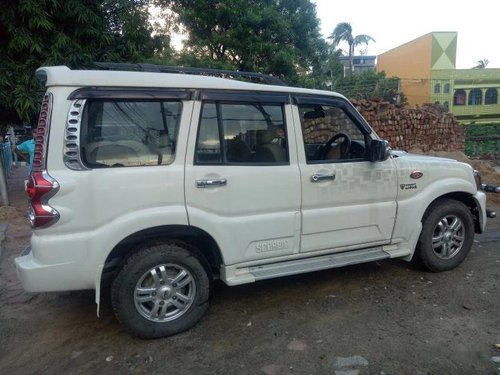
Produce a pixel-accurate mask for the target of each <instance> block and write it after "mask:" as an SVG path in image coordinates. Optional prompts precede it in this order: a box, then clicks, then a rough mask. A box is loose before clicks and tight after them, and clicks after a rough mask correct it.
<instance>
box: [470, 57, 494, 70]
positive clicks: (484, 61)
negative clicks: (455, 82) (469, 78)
mask: <svg viewBox="0 0 500 375" xmlns="http://www.w3.org/2000/svg"><path fill="white" fill-rule="evenodd" d="M489 63H490V60H488V59H482V60H478V61H476V65H475V66H474V67H472V69H485V68H486V67H487V66H488V64H489Z"/></svg>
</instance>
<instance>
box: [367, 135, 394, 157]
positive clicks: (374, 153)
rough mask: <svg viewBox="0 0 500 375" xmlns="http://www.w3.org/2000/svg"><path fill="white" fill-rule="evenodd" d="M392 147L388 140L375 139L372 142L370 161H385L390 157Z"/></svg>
mask: <svg viewBox="0 0 500 375" xmlns="http://www.w3.org/2000/svg"><path fill="white" fill-rule="evenodd" d="M390 154H391V148H390V146H389V142H387V141H386V140H379V139H373V140H372V141H371V143H370V161H371V162H376V161H384V160H387V159H388V158H389V156H390Z"/></svg>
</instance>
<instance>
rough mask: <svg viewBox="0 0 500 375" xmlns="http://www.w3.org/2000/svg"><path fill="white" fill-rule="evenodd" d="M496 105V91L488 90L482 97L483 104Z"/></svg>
mask: <svg viewBox="0 0 500 375" xmlns="http://www.w3.org/2000/svg"><path fill="white" fill-rule="evenodd" d="M497 103H498V90H497V89H488V90H486V94H485V96H484V104H497Z"/></svg>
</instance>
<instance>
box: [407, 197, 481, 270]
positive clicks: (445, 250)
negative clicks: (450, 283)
mask: <svg viewBox="0 0 500 375" xmlns="http://www.w3.org/2000/svg"><path fill="white" fill-rule="evenodd" d="M473 240H474V220H473V218H472V214H471V212H470V210H469V208H468V207H467V206H466V205H464V204H463V203H461V202H459V201H456V200H453V199H441V200H439V201H436V202H434V203H433V204H432V205H431V206H430V207H429V208H428V209H427V211H426V213H425V215H424V217H423V219H422V232H421V233H420V238H419V240H418V244H417V251H416V254H415V258H416V259H415V263H416V264H419V265H422V266H423V267H425V268H426V269H427V270H429V271H432V272H440V271H447V270H451V269H453V268H455V267H457V266H458V265H459V264H461V263H462V262H463V261H464V259H465V257H466V256H467V254H468V253H469V251H470V249H471V247H472V242H473Z"/></svg>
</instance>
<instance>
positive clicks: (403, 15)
mask: <svg viewBox="0 0 500 375" xmlns="http://www.w3.org/2000/svg"><path fill="white" fill-rule="evenodd" d="M311 1H312V2H313V3H315V4H316V14H317V16H318V18H319V19H320V20H321V25H320V28H321V33H322V34H323V36H324V37H325V38H326V37H327V36H329V35H330V34H331V33H332V31H333V29H334V28H335V26H336V25H337V24H338V23H341V22H348V23H350V24H351V26H352V30H353V35H359V34H367V35H370V36H371V37H372V38H373V39H375V41H376V42H371V43H370V44H369V45H368V47H366V46H362V47H361V48H362V49H365V48H368V51H367V54H368V55H380V54H381V53H384V52H386V51H388V50H390V49H393V48H395V47H398V46H400V45H402V44H405V43H407V42H410V41H412V40H414V39H416V38H418V37H420V36H422V35H425V34H428V33H430V32H433V31H456V32H457V33H458V39H457V61H456V68H457V69H469V68H472V67H473V66H474V65H476V64H475V63H476V62H477V61H479V60H483V59H488V60H489V64H488V66H487V67H488V68H500V46H499V44H498V43H499V37H500V27H499V24H500V17H499V14H500V1H498V0H473V1H457V0H416V1H404V0H403V1H401V0H399V1H394V0H353V1H347V0H342V1H338V0H311ZM340 48H342V49H343V50H344V51H347V45H343V44H340ZM357 52H358V51H356V53H357Z"/></svg>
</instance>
